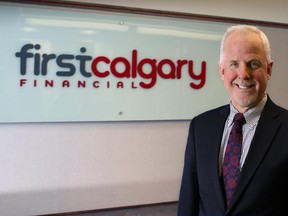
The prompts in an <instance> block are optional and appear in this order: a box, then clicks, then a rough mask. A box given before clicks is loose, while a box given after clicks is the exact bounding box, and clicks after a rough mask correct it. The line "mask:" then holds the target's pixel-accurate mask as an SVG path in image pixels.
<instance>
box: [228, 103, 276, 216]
mask: <svg viewBox="0 0 288 216" xmlns="http://www.w3.org/2000/svg"><path fill="white" fill-rule="evenodd" d="M273 106H275V105H274V104H273V102H272V101H271V100H270V99H268V101H267V104H266V106H265V108H264V110H263V113H262V115H261V118H260V119H259V123H258V126H257V129H256V131H255V135H254V138H253V140H252V143H251V146H250V150H249V153H248V155H247V158H246V161H245V163H244V165H243V168H242V171H241V176H240V179H239V183H238V188H237V189H236V191H235V193H234V197H233V198H232V201H231V203H230V206H229V208H228V209H227V212H229V211H230V210H231V209H232V208H233V205H234V204H235V203H236V202H237V200H238V199H239V197H240V195H241V194H242V193H243V192H244V191H245V188H246V187H247V186H248V184H249V181H250V180H251V178H252V177H253V174H254V173H255V171H256V170H257V168H258V167H259V165H260V164H261V162H262V160H263V158H264V156H265V154H266V152H267V150H268V148H269V146H270V145H271V143H272V140H273V138H274V136H275V135H276V133H277V131H278V129H279V127H280V123H279V122H278V121H276V120H275V116H277V115H278V114H279V113H278V111H277V110H276V109H273Z"/></svg>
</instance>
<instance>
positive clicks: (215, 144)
mask: <svg viewBox="0 0 288 216" xmlns="http://www.w3.org/2000/svg"><path fill="white" fill-rule="evenodd" d="M229 112H230V109H229V105H226V106H223V107H220V108H217V109H214V110H211V111H208V112H205V113H203V114H201V115H199V116H197V117H195V118H194V119H193V120H192V121H191V124H190V128H189V136H188V141H187V147H186V152H185V164H184V170H183V178H182V183H181V189H180V196H179V206H178V216H198V215H201V216H222V215H231V216H256V215H257V216H266V215H269V216H280V215H281V216H285V215H288V111H287V110H285V109H283V108H281V107H279V106H277V105H275V104H274V103H273V102H272V101H271V100H270V98H269V97H268V100H267V103H266V105H265V107H264V110H263V112H262V115H261V117H260V119H259V122H258V126H257V128H256V131H255V135H254V138H253V140H252V143H251V146H250V150H249V153H248V155H247V158H246V161H245V163H244V165H243V167H242V171H241V176H240V179H239V183H238V185H237V188H236V191H235V192H234V196H233V198H232V201H231V204H230V206H229V207H228V208H227V207H226V206H225V195H224V189H223V184H222V180H221V178H220V177H219V171H218V170H219V150H220V145H221V139H222V132H223V129H224V125H225V121H226V119H227V117H228V115H229Z"/></svg>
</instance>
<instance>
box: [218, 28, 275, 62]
mask: <svg viewBox="0 0 288 216" xmlns="http://www.w3.org/2000/svg"><path fill="white" fill-rule="evenodd" d="M241 31H251V32H255V33H256V34H258V35H259V36H260V39H261V41H262V44H263V47H264V51H265V54H266V60H267V61H271V49H270V43H269V40H268V38H267V36H266V35H265V33H264V32H262V31H261V30H260V29H259V28H257V27H256V26H251V25H235V26H231V27H229V28H228V29H227V31H226V33H225V34H224V35H223V37H222V41H221V47H220V62H222V60H223V58H224V49H225V42H226V39H227V38H228V37H229V36H230V35H231V34H232V33H233V32H241Z"/></svg>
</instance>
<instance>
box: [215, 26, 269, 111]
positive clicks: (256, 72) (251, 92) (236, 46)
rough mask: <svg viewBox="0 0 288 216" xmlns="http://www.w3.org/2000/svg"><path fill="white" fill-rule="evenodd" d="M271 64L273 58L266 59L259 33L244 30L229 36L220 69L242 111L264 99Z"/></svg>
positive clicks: (229, 90) (235, 105) (233, 102)
mask: <svg viewBox="0 0 288 216" xmlns="http://www.w3.org/2000/svg"><path fill="white" fill-rule="evenodd" d="M272 65H273V62H268V61H267V59H266V55H265V51H264V48H263V44H262V42H261V40H260V36H259V35H258V34H256V33H254V32H248V31H245V32H234V33H232V34H231V35H230V36H228V38H227V39H226V42H225V47H224V56H223V60H222V61H221V62H220V63H219V72H220V75H221V78H222V80H223V81H224V85H225V87H226V89H227V90H228V92H229V94H230V99H231V102H232V104H233V106H234V107H235V108H236V109H237V110H238V111H239V112H245V111H246V110H247V109H249V108H251V107H253V106H255V105H257V104H258V103H259V102H260V101H261V100H262V99H263V97H264V95H265V91H266V87H267V82H268V80H269V79H270V76H271V73H272Z"/></svg>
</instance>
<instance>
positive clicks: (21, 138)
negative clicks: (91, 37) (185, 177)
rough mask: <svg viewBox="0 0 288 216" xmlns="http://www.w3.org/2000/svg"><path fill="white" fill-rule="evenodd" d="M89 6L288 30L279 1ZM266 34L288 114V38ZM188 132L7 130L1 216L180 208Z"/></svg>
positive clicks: (134, 126)
mask: <svg viewBox="0 0 288 216" xmlns="http://www.w3.org/2000/svg"><path fill="white" fill-rule="evenodd" d="M82 2H92V3H103V4H104V3H105V4H111V5H121V6H129V7H139V8H150V9H157V10H171V11H178V12H188V13H196V14H206V15H219V16H226V17H236V18H247V19H256V20H265V21H274V22H283V23H287V22H288V21H287V20H288V15H287V11H288V10H287V9H288V8H287V4H288V3H287V1H280V0H278V1H262V0H255V1H231V0H226V1H224V0H222V1H213V0H203V1H196V0H194V1H191V0H179V1H174V0H173V1H172V0H167V1H163V0H146V1H143V0H141V1H140V0H126V1H124V0H122V1H119V0H97V1H82ZM246 2H247V3H246ZM0 7H1V5H0ZM264 30H267V34H268V36H269V37H271V40H272V41H273V43H272V49H273V56H274V60H275V65H274V66H275V68H274V74H273V77H272V80H271V83H270V87H269V93H270V95H271V96H272V98H275V100H276V101H277V102H279V103H280V104H282V105H283V106H285V107H286V108H288V100H287V99H288V98H287V94H286V93H285V92H287V88H288V87H287V85H286V82H287V80H288V77H287V73H286V68H285V66H286V64H285V63H286V61H287V55H286V53H287V48H288V44H287V30H286V29H275V28H264ZM188 124H189V122H188V121H179V122H178V121H172V122H170V121H167V122H115V123H99V122H98V123H97V122H96V123H49V124H45V123H37V124H1V125H0V137H1V145H0V152H1V158H0V170H1V173H2V175H1V176H2V177H1V178H0V185H1V189H0V190H1V193H0V213H1V215H2V214H3V215H35V214H48V213H57V212H71V211H72V212H73V211H83V210H90V209H100V208H111V207H120V206H132V205H142V204H151V203H159V202H170V201H176V200H177V198H178V190H179V184H180V179H181V172H182V166H183V155H184V149H185V144H186V137H187V130H188Z"/></svg>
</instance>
